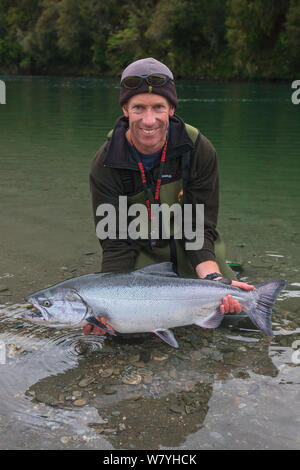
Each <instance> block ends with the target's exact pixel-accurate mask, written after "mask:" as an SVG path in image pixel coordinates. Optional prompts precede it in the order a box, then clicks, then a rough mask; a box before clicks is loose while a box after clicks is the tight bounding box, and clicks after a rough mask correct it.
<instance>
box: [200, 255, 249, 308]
mask: <svg viewBox="0 0 300 470" xmlns="http://www.w3.org/2000/svg"><path fill="white" fill-rule="evenodd" d="M214 272H216V273H220V268H219V266H218V265H217V263H216V262H215V261H210V260H209V261H203V263H199V264H198V266H196V273H197V275H198V277H199V278H200V279H204V278H205V277H206V276H207V275H208V274H211V273H214ZM220 279H221V278H216V279H214V280H215V281H218V280H220ZM231 285H232V286H235V287H240V288H241V289H245V290H253V289H254V286H251V285H250V284H247V283H246V282H239V281H232V283H231ZM220 311H221V313H223V314H225V313H241V311H242V307H241V306H240V303H239V301H238V300H234V298H233V297H232V295H226V297H223V299H222V303H221V306H220Z"/></svg>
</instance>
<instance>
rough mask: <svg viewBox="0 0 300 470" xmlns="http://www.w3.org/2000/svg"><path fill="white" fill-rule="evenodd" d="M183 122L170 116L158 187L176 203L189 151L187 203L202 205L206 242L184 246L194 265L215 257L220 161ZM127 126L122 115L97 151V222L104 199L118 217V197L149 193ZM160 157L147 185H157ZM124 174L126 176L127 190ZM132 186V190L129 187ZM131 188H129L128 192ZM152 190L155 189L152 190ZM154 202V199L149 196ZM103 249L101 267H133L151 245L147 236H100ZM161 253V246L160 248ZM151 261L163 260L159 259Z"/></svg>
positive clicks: (93, 181)
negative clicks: (193, 247)
mask: <svg viewBox="0 0 300 470" xmlns="http://www.w3.org/2000/svg"><path fill="white" fill-rule="evenodd" d="M187 128H189V129H191V126H187V127H186V126H185V124H184V122H183V121H182V120H181V119H180V118H179V117H178V116H176V115H175V116H173V117H171V118H170V128H169V130H170V132H169V139H168V147H167V155H166V162H165V166H164V170H163V175H165V177H163V178H162V185H161V190H160V200H161V203H168V204H169V205H172V204H173V203H175V202H178V201H179V199H178V194H179V193H180V190H181V189H182V156H183V154H185V153H186V152H190V162H189V173H188V183H187V187H186V194H185V201H184V202H185V203H189V204H204V205H205V219H204V245H203V248H202V249H200V250H190V251H186V254H187V256H185V258H186V259H187V260H189V261H187V263H189V262H190V263H189V264H190V267H191V269H192V268H195V267H196V266H197V265H198V264H199V263H201V262H203V261H207V260H214V259H215V254H214V241H215V240H216V239H217V237H218V233H217V230H216V225H217V217H218V202H219V184H218V163H217V156H216V151H215V149H214V148H213V146H212V145H211V143H210V142H209V140H208V139H207V138H206V137H204V136H203V135H202V134H201V133H200V132H198V136H197V131H196V130H195V128H192V129H193V130H194V134H195V132H196V136H197V137H196V139H194V142H193V140H192V139H191V137H190V135H191V132H189V133H188V132H187ZM127 129H128V119H127V118H125V117H121V118H119V119H118V121H117V122H116V125H115V127H114V130H113V133H112V135H111V137H110V138H109V139H108V140H107V141H106V142H105V144H104V145H103V146H102V147H101V148H100V149H99V150H98V152H97V153H96V155H95V157H94V160H93V163H92V168H91V173H90V185H91V193H92V202H93V211H94V219H95V225H96V226H97V223H98V222H99V220H100V218H99V217H97V216H96V210H97V207H98V206H99V205H100V204H103V203H110V204H113V205H114V206H115V207H116V211H117V220H118V210H117V209H118V205H119V199H118V198H119V196H122V195H126V196H128V205H130V204H131V203H137V202H140V203H145V196H144V191H143V186H142V181H141V176H140V171H139V169H138V166H137V163H136V162H135V160H134V159H133V157H132V154H131V152H130V150H129V147H128V143H127V139H126V137H125V132H126V130H127ZM158 168H159V162H158V163H157V165H156V166H155V167H154V168H153V169H152V170H151V171H150V172H149V174H148V175H147V180H148V185H149V188H152V189H153V186H152V185H153V184H155V182H156V179H157V175H158ZM124 178H125V179H127V180H128V182H129V183H128V184H129V186H128V184H127V186H126V190H125V187H124ZM128 187H129V192H128ZM126 191H127V193H126ZM148 192H149V194H151V190H150V189H149V191H148ZM150 202H151V203H152V202H153V200H151V198H150ZM100 243H101V246H102V249H103V258H102V271H120V270H123V269H133V268H134V267H135V266H136V260H137V258H138V256H139V254H140V253H141V251H145V250H148V249H149V246H148V241H147V240H136V241H132V240H130V239H127V240H121V239H120V240H118V239H116V240H110V239H106V240H103V241H102V240H100ZM166 244H169V242H168V241H166V240H162V241H160V242H158V244H157V248H155V249H154V250H153V252H155V251H156V250H158V251H157V252H158V253H159V250H160V248H163V247H164V246H165V245H166ZM161 253H162V251H161ZM153 261H154V262H155V261H164V259H161V260H160V259H155V258H153Z"/></svg>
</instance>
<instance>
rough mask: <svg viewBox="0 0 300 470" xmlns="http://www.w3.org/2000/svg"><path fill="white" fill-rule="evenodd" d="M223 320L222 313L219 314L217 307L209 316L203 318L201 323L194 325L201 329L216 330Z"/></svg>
mask: <svg viewBox="0 0 300 470" xmlns="http://www.w3.org/2000/svg"><path fill="white" fill-rule="evenodd" d="M223 319H224V315H223V313H221V312H220V307H218V308H217V309H216V310H215V311H214V312H213V313H212V314H211V315H209V316H208V317H206V318H204V320H202V321H201V322H195V325H198V326H201V328H217V327H218V326H220V324H221V323H222V320H223Z"/></svg>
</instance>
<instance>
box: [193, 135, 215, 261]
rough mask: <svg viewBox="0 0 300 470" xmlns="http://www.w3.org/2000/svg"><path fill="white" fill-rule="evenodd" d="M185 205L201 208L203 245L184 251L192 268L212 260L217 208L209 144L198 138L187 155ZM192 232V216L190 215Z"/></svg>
mask: <svg viewBox="0 0 300 470" xmlns="http://www.w3.org/2000/svg"><path fill="white" fill-rule="evenodd" d="M186 193H187V194H186V203H188V204H192V205H193V209H195V206H194V205H195V204H204V243H203V247H202V248H201V249H196V250H187V255H188V257H189V259H190V262H191V264H192V266H193V267H194V268H195V267H196V266H197V265H198V264H199V263H202V262H203V261H208V260H215V251H214V241H215V240H216V239H217V238H218V232H217V230H216V226H217V220H218V208H219V175H218V161H217V155H216V151H215V149H214V147H213V146H212V144H211V143H210V141H209V140H208V139H207V138H206V137H204V136H203V135H201V134H199V136H198V138H197V140H196V142H195V149H194V151H193V152H192V153H191V160H190V171H189V179H188V184H187V188H186ZM192 223H193V229H194V228H195V224H196V222H195V212H193V221H192Z"/></svg>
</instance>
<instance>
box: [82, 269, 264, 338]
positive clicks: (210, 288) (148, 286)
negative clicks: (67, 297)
mask: <svg viewBox="0 0 300 470" xmlns="http://www.w3.org/2000/svg"><path fill="white" fill-rule="evenodd" d="M94 276H97V275H94ZM82 281H86V282H81V283H80V288H78V292H79V294H80V295H81V296H82V297H83V298H84V300H85V301H86V302H87V303H88V305H90V307H91V309H92V311H93V313H94V315H95V316H105V317H107V318H108V321H109V323H110V325H111V326H112V327H113V328H114V329H115V330H116V331H118V332H120V333H137V332H145V331H153V330H156V329H168V328H174V327H176V326H183V325H189V324H192V323H196V322H200V321H201V320H204V318H206V317H207V316H208V315H209V314H211V313H212V312H213V311H214V310H216V308H217V307H218V306H219V305H220V301H221V299H222V297H224V296H225V295H227V294H231V295H232V296H233V297H234V298H236V299H238V300H239V301H240V302H241V304H242V306H244V307H247V305H248V304H251V303H252V302H253V300H254V298H255V297H256V296H255V292H253V293H252V292H251V293H249V292H246V291H241V290H240V289H238V288H235V287H232V286H227V285H225V284H221V283H218V282H216V281H202V280H197V279H183V278H176V277H168V276H156V275H151V274H150V275H148V274H135V273H132V274H120V275H116V274H113V275H105V276H103V275H101V274H100V275H99V283H98V282H95V281H97V279H96V278H95V277H94V279H93V282H92V279H91V278H86V280H83V279H82ZM74 287H75V286H74ZM75 288H76V287H75Z"/></svg>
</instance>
